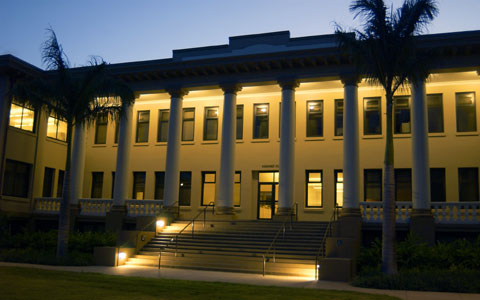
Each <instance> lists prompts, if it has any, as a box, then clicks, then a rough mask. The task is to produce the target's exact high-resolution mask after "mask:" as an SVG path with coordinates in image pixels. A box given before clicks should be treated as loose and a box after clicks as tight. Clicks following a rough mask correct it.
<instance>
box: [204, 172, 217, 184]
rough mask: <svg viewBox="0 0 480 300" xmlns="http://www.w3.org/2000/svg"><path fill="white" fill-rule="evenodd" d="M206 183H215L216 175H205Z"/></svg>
mask: <svg viewBox="0 0 480 300" xmlns="http://www.w3.org/2000/svg"><path fill="white" fill-rule="evenodd" d="M204 181H205V182H215V173H205V180H204Z"/></svg>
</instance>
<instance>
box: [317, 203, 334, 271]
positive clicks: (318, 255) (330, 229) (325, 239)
mask: <svg viewBox="0 0 480 300" xmlns="http://www.w3.org/2000/svg"><path fill="white" fill-rule="evenodd" d="M337 216H338V206H337V205H336V204H335V207H334V209H333V214H332V216H331V217H330V221H328V226H327V229H326V230H325V233H324V234H323V238H322V242H321V244H320V248H319V249H318V252H317V255H315V280H317V279H318V275H319V274H318V273H319V272H318V267H319V265H318V262H319V260H320V256H322V257H324V256H325V251H326V249H325V242H326V241H327V237H328V236H331V235H332V226H333V223H334V222H335V221H336V219H337ZM322 252H323V253H322ZM321 254H323V255H321Z"/></svg>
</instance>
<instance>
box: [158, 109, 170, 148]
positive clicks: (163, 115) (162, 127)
mask: <svg viewBox="0 0 480 300" xmlns="http://www.w3.org/2000/svg"><path fill="white" fill-rule="evenodd" d="M169 118H170V111H169V110H168V109H161V110H159V111H158V132H157V142H166V141H167V140H168V120H169Z"/></svg>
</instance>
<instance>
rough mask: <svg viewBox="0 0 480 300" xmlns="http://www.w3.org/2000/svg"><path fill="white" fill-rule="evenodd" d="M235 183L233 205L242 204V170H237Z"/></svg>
mask: <svg viewBox="0 0 480 300" xmlns="http://www.w3.org/2000/svg"><path fill="white" fill-rule="evenodd" d="M234 182H235V185H234V187H233V205H234V206H240V196H241V191H240V188H241V182H242V173H241V172H240V171H235V180H234Z"/></svg>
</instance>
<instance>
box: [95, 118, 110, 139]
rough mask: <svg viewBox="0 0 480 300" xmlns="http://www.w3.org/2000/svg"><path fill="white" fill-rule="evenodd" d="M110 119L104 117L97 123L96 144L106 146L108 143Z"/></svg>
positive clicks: (98, 119)
mask: <svg viewBox="0 0 480 300" xmlns="http://www.w3.org/2000/svg"><path fill="white" fill-rule="evenodd" d="M107 125H108V118H107V116H106V115H102V116H100V117H98V118H97V121H96V122H95V144H105V143H106V142H107Z"/></svg>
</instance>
